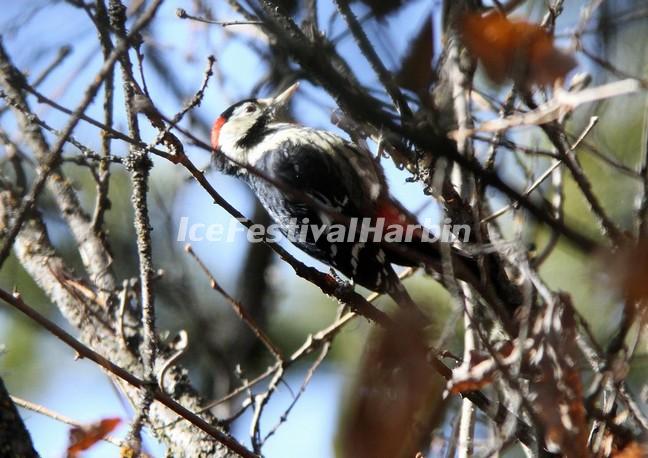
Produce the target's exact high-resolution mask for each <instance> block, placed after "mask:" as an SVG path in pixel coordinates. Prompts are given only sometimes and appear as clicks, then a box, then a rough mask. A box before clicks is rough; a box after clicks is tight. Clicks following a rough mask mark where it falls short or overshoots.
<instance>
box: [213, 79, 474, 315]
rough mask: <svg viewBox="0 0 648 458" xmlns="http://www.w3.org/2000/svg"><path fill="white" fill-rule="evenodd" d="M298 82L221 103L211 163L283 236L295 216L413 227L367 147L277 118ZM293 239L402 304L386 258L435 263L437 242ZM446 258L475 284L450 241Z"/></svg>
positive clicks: (317, 221)
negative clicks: (251, 197)
mask: <svg viewBox="0 0 648 458" xmlns="http://www.w3.org/2000/svg"><path fill="white" fill-rule="evenodd" d="M297 87H298V84H297V83H296V84H294V85H292V86H290V87H289V88H288V89H286V90H285V91H283V92H282V93H280V94H279V95H277V96H276V97H273V98H265V99H246V100H242V101H240V102H238V103H235V104H234V105H232V106H230V107H229V108H228V109H226V110H225V111H224V112H223V113H222V114H221V115H220V116H219V117H218V118H217V119H216V121H215V122H214V124H213V127H212V131H211V145H212V148H213V156H214V157H213V158H214V163H215V165H216V168H217V169H219V170H220V171H222V172H224V173H226V174H229V175H233V176H236V177H238V178H240V179H241V180H242V181H244V182H245V183H247V185H249V187H250V188H251V189H252V191H253V192H254V193H255V194H256V196H257V197H258V199H259V200H260V202H261V204H262V205H263V206H264V208H265V209H266V211H267V212H268V213H269V214H270V216H271V217H272V219H273V220H274V221H275V223H277V224H278V225H279V227H280V230H281V232H283V233H284V234H286V235H289V232H290V230H291V224H293V223H294V221H297V222H298V223H301V222H307V224H310V225H315V226H322V225H323V226H327V227H330V226H331V224H333V223H336V224H343V225H344V224H346V227H347V228H348V229H349V231H351V232H352V231H353V229H352V228H351V227H350V226H351V224H353V223H352V221H353V220H355V221H356V222H357V221H360V220H364V219H365V218H369V219H370V221H374V222H377V221H378V220H379V219H381V218H382V219H383V222H384V227H385V228H387V227H390V226H393V225H400V226H402V227H403V228H406V226H407V225H413V226H417V225H418V223H417V220H416V218H415V216H414V215H412V214H411V213H410V212H409V211H408V210H407V209H405V207H403V205H401V204H400V203H399V202H398V201H397V200H396V199H394V198H393V197H392V196H391V195H390V193H389V189H388V187H387V182H386V179H385V176H384V173H383V170H382V168H381V166H380V164H379V163H378V162H377V161H376V160H375V159H374V158H373V157H372V156H371V154H370V153H369V152H368V151H367V150H366V149H364V148H362V147H360V146H359V145H357V144H354V143H352V142H350V141H348V140H345V139H343V138H342V137H340V136H338V135H335V134H333V133H331V132H328V131H325V130H319V129H313V128H309V127H304V126H301V125H297V124H293V123H287V122H281V121H280V119H281V117H280V113H281V111H282V109H283V108H284V107H285V105H286V104H287V102H288V101H289V100H290V99H291V97H292V96H293V94H294V93H295V91H296V90H297ZM291 190H292V191H293V192H291ZM336 216H337V218H336ZM418 226H419V227H420V225H418ZM355 227H356V228H359V227H360V226H359V225H358V224H356V226H355ZM373 227H375V226H373ZM293 238H294V237H293ZM291 241H292V242H293V243H294V244H295V245H297V247H299V248H300V249H302V250H303V251H305V252H306V253H308V254H309V255H311V256H312V257H314V258H316V259H318V260H319V261H322V262H323V263H325V264H327V265H329V266H331V267H333V268H335V269H336V270H338V271H340V272H341V273H342V274H344V275H345V276H346V277H348V278H350V279H351V280H353V282H354V283H357V284H359V285H361V286H364V287H366V288H368V289H370V290H372V291H376V292H379V293H388V294H390V295H391V296H392V297H393V298H394V299H395V300H396V302H398V303H399V304H400V305H411V304H412V301H411V299H410V298H409V296H408V295H407V292H406V291H405V290H404V288H403V286H402V284H401V283H400V281H399V279H398V276H397V275H396V274H395V272H394V270H393V267H392V264H396V265H401V266H417V267H418V266H423V267H426V268H433V269H434V270H436V271H437V272H440V269H441V256H440V251H439V246H438V242H429V241H423V240H422V235H421V230H420V229H417V230H415V231H414V234H413V237H412V240H411V241H410V242H407V241H403V242H393V243H389V242H385V241H374V239H373V237H369V240H367V241H362V240H361V239H360V238H358V237H356V238H354V240H352V241H351V242H348V241H346V239H345V241H334V242H331V241H330V240H329V238H327V237H324V236H320V237H319V238H316V237H314V236H313V234H311V233H310V232H309V233H308V237H306V238H305V239H303V238H298V239H297V240H291ZM452 262H453V267H454V270H455V274H456V275H457V276H458V277H459V278H462V279H464V280H466V281H470V282H472V283H478V281H479V269H478V267H477V263H476V262H475V260H474V259H473V258H472V257H470V256H468V255H467V254H465V253H463V252H461V251H459V250H457V249H454V248H453V249H452Z"/></svg>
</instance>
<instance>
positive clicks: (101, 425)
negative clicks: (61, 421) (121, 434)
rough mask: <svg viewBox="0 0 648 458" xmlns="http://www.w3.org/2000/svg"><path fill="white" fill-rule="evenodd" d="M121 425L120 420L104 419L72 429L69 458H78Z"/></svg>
mask: <svg viewBox="0 0 648 458" xmlns="http://www.w3.org/2000/svg"><path fill="white" fill-rule="evenodd" d="M119 423H121V419H120V418H104V419H103V420H101V421H98V422H96V423H91V424H89V425H84V426H79V427H74V428H72V429H70V445H69V447H68V458H76V457H77V456H79V453H80V452H82V451H84V450H88V449H89V448H90V447H92V446H93V445H94V444H96V443H97V442H99V441H100V440H101V439H103V438H104V437H106V436H107V435H108V434H109V433H110V432H111V431H112V430H114V429H115V428H116V427H117V425H118V424H119Z"/></svg>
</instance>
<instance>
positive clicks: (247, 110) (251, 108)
mask: <svg viewBox="0 0 648 458" xmlns="http://www.w3.org/2000/svg"><path fill="white" fill-rule="evenodd" d="M255 111H256V107H255V106H254V105H248V107H247V108H246V109H245V112H246V113H254V112H255Z"/></svg>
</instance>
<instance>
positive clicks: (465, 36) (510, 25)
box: [460, 11, 576, 88]
mask: <svg viewBox="0 0 648 458" xmlns="http://www.w3.org/2000/svg"><path fill="white" fill-rule="evenodd" d="M460 29H461V34H462V40H463V43H464V45H465V46H466V48H467V49H468V50H469V51H470V52H471V53H472V54H473V55H474V56H475V57H476V58H477V59H479V61H480V62H481V64H482V65H483V67H484V70H485V71H486V74H487V75H488V77H489V78H491V79H492V80H493V81H494V82H496V83H503V82H504V81H505V80H507V79H512V80H514V81H515V82H517V83H519V84H522V85H524V86H525V87H527V88H529V87H530V86H532V85H534V84H537V85H541V86H542V85H547V84H552V83H553V82H554V81H555V80H557V79H558V78H563V77H564V76H565V75H566V74H567V73H568V72H569V71H570V70H572V69H573V68H574V67H575V66H576V60H575V59H574V57H573V56H572V55H571V54H569V53H567V52H565V51H563V50H560V49H558V48H556V47H555V46H554V40H553V37H552V36H551V35H550V34H549V32H547V31H546V30H545V29H544V28H542V27H540V26H539V25H537V24H534V23H532V22H526V21H511V20H509V19H508V18H507V17H506V16H505V15H503V14H501V13H500V12H497V11H496V12H491V13H488V14H486V15H484V16H482V15H480V14H477V13H469V14H466V15H464V16H463V17H462V18H461V22H460Z"/></svg>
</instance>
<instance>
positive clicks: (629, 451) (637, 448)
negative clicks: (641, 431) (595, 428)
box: [612, 442, 648, 458]
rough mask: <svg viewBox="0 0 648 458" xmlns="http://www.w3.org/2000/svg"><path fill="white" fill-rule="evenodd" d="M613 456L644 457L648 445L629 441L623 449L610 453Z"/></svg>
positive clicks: (621, 457) (646, 453)
mask: <svg viewBox="0 0 648 458" xmlns="http://www.w3.org/2000/svg"><path fill="white" fill-rule="evenodd" d="M612 456H613V457H614V458H645V457H646V456H648V447H646V446H645V445H644V444H640V443H638V442H630V443H629V444H628V445H626V446H625V447H624V448H623V450H619V451H617V452H615V453H614V454H612Z"/></svg>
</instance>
